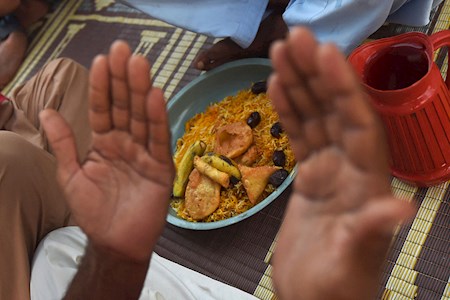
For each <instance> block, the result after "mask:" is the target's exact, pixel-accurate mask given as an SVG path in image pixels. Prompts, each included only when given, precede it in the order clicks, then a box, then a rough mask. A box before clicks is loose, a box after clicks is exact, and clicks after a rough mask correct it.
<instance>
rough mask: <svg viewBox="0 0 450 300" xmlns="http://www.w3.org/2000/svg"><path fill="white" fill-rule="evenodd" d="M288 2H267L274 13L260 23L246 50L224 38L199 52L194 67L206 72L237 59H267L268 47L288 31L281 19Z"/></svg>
mask: <svg viewBox="0 0 450 300" xmlns="http://www.w3.org/2000/svg"><path fill="white" fill-rule="evenodd" d="M288 2H289V1H284V0H272V1H270V2H269V4H268V7H269V8H271V9H273V10H274V11H273V13H272V14H271V15H270V16H268V17H267V18H266V19H264V20H263V21H262V22H261V24H260V26H259V29H258V33H257V34H256V37H255V39H254V41H253V42H252V43H251V45H250V46H249V47H248V48H245V49H244V48H242V47H241V46H239V45H238V44H236V43H235V42H234V41H233V40H232V39H230V38H226V39H223V40H221V41H219V42H217V43H216V44H214V45H213V46H211V48H209V49H207V50H205V51H202V52H200V53H199V54H198V55H197V57H196V58H195V60H194V66H195V67H196V68H197V69H199V70H205V71H208V70H211V69H214V68H216V67H218V66H220V65H223V64H224V63H227V62H230V61H233V60H237V59H242V58H250V57H268V55H269V48H270V45H271V44H272V43H273V42H274V41H276V40H280V39H283V38H284V37H285V36H286V34H287V33H288V31H289V29H288V27H287V26H286V24H285V23H284V20H283V17H282V14H283V11H284V9H285V8H286V6H287V4H288Z"/></svg>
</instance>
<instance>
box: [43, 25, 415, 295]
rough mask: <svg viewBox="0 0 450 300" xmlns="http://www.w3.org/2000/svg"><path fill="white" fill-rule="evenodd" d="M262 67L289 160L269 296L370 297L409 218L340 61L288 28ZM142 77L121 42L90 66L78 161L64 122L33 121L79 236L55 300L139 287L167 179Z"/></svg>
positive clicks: (161, 138) (161, 124) (165, 156)
mask: <svg viewBox="0 0 450 300" xmlns="http://www.w3.org/2000/svg"><path fill="white" fill-rule="evenodd" d="M271 58H272V61H273V66H274V73H273V76H272V77H271V79H270V82H269V90H268V92H269V95H270V97H271V99H272V100H273V104H274V106H275V108H276V110H277V112H278V114H279V116H280V120H282V123H283V127H284V129H285V130H286V132H287V134H288V135H289V139H290V143H291V146H292V148H293V150H294V153H295V156H296V159H297V160H298V161H299V162H300V168H299V172H298V175H297V177H296V179H295V181H294V185H293V191H292V195H291V197H290V199H289V204H288V207H287V210H286V214H285V217H284V220H283V223H282V227H281V230H280V233H279V237H278V243H277V247H276V249H275V254H274V260H273V268H274V273H273V280H274V284H275V288H276V292H277V295H278V298H279V299H308V300H316V299H317V300H319V299H338V300H340V299H346V300H347V299H355V300H356V299H372V298H374V296H375V295H376V291H377V287H378V277H377V275H378V274H379V272H380V267H381V265H382V263H383V261H384V258H385V254H386V251H387V250H388V247H389V243H390V241H391V239H392V236H393V230H394V228H395V226H396V225H397V224H398V223H399V222H401V221H403V220H406V219H408V218H411V217H412V216H413V215H414V213H415V208H414V207H413V206H411V205H410V204H409V203H407V202H403V201H401V200H399V199H396V198H394V197H393V195H392V193H391V191H390V184H389V180H388V179H389V171H388V167H387V149H386V142H385V139H384V135H383V130H382V127H381V125H380V122H379V120H378V119H377V116H376V115H375V113H374V112H373V111H372V109H371V107H370V105H369V102H368V99H367V96H366V94H364V93H363V91H362V90H361V85H360V84H359V81H358V80H357V79H356V77H355V75H354V73H353V71H352V69H351V68H350V66H349V65H348V64H347V62H346V60H345V57H344V56H343V55H342V54H341V53H340V52H339V51H338V50H337V48H336V47H335V46H332V45H319V44H317V42H316V41H315V39H314V37H313V36H312V34H311V33H310V32H309V31H308V30H306V29H304V28H299V29H295V30H293V31H292V32H291V33H290V34H289V36H288V37H287V39H286V40H285V41H283V42H278V43H276V44H275V45H274V46H273V47H272V50H271ZM329 66H333V67H332V68H330V67H329ZM149 70H150V66H149V64H148V63H147V62H146V60H145V59H144V58H142V57H134V56H131V51H130V49H129V48H128V47H127V45H126V44H124V43H123V42H118V43H115V44H114V45H113V46H112V48H111V51H110V54H109V56H108V57H104V56H100V57H98V58H97V59H96V60H95V61H94V63H93V66H92V69H91V80H90V82H91V88H90V96H89V98H90V99H89V101H90V112H89V115H90V123H91V127H92V130H93V132H94V135H93V145H92V149H91V152H90V154H89V156H88V159H87V160H86V161H84V162H80V161H78V159H77V157H76V150H75V149H76V148H75V145H74V139H73V135H72V133H71V131H70V128H69V127H68V126H67V124H66V123H65V122H64V120H63V119H62V118H61V117H60V116H59V115H58V114H57V113H56V112H55V111H44V112H43V113H42V114H41V122H42V123H43V125H44V128H45V131H46V134H47V136H48V138H49V141H50V144H51V146H52V148H53V149H54V153H55V155H56V158H57V161H58V179H59V182H60V184H61V186H62V187H63V189H64V191H65V193H66V197H67V201H68V203H69V205H70V207H71V209H72V213H73V216H74V218H75V221H76V222H77V223H78V224H79V226H80V227H81V228H82V229H83V230H84V232H86V234H87V236H88V238H89V245H88V247H87V250H86V255H85V257H84V259H83V262H82V264H81V266H80V269H79V271H78V273H77V275H76V276H75V279H74V281H73V282H72V284H71V286H70V288H69V291H68V293H67V296H66V299H112V298H114V297H119V298H124V299H137V297H138V296H139V293H140V290H141V289H142V285H143V282H144V279H145V275H146V270H147V267H148V264H149V260H150V257H151V252H152V250H153V248H154V246H155V243H156V240H157V239H158V237H159V235H160V234H161V231H162V228H163V226H164V225H165V217H166V214H167V208H168V199H169V196H170V193H171V190H172V180H173V176H174V168H173V163H172V158H171V155H170V133H169V130H168V120H167V114H166V112H165V108H164V99H163V96H162V92H161V91H160V90H158V89H156V88H154V87H152V86H151V83H150V79H149V77H148V76H146V75H148V72H149ZM149 195H151V196H149ZM137 228H139V230H136V229H137ZM130 274H133V276H130Z"/></svg>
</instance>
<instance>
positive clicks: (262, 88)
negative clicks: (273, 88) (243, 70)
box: [251, 80, 267, 95]
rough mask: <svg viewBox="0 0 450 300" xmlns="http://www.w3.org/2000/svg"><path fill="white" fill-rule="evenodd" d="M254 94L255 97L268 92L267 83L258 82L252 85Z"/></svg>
mask: <svg viewBox="0 0 450 300" xmlns="http://www.w3.org/2000/svg"><path fill="white" fill-rule="evenodd" d="M251 90H252V93H253V94H255V95H258V94H261V93H265V92H266V91H267V81H265V80H263V81H258V82H255V83H254V84H253V85H252V89H251Z"/></svg>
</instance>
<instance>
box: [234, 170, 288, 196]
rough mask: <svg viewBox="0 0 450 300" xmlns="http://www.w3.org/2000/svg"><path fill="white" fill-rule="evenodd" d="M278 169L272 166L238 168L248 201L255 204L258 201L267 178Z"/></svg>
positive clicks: (267, 180)
mask: <svg viewBox="0 0 450 300" xmlns="http://www.w3.org/2000/svg"><path fill="white" fill-rule="evenodd" d="M278 169H279V167H274V166H260V167H254V168H251V167H247V166H239V171H241V175H242V184H243V185H244V188H245V191H246V192H247V195H248V199H249V200H250V202H251V203H253V204H255V203H257V202H258V200H260V197H261V195H262V193H263V192H264V190H265V188H266V185H267V183H268V182H269V177H270V176H271V175H272V174H273V173H274V172H275V171H276V170H278Z"/></svg>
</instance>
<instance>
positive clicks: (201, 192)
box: [184, 169, 220, 220]
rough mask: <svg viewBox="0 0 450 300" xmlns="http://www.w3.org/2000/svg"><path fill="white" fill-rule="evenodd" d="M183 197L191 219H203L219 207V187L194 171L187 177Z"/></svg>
mask: <svg viewBox="0 0 450 300" xmlns="http://www.w3.org/2000/svg"><path fill="white" fill-rule="evenodd" d="M185 197H186V198H185V200H184V201H185V204H186V210H187V212H188V213H189V215H190V216H191V217H192V219H194V220H201V219H204V218H205V217H207V216H209V215H210V214H211V213H213V212H214V211H215V210H216V209H217V207H219V202H220V185H219V184H218V183H216V182H214V181H213V180H211V179H210V178H209V177H207V176H205V175H202V174H200V172H199V171H197V170H196V169H194V170H192V172H191V174H190V175H189V183H188V185H187V187H186V196H185Z"/></svg>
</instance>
